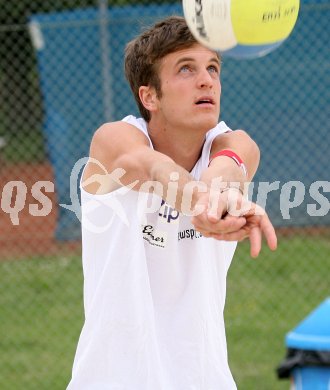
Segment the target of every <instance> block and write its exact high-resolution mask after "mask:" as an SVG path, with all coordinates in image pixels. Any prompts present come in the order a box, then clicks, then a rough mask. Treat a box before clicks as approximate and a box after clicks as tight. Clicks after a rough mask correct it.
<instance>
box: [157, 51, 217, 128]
mask: <svg viewBox="0 0 330 390" xmlns="http://www.w3.org/2000/svg"><path fill="white" fill-rule="evenodd" d="M219 76H220V61H219V58H218V57H217V55H216V53H215V52H214V51H212V50H209V49H207V48H205V47H204V46H202V45H199V44H196V45H194V46H192V47H190V48H188V49H183V50H179V51H176V52H174V53H170V54H168V55H166V56H165V57H164V58H163V59H162V60H161V62H160V67H159V77H160V81H161V91H162V94H161V97H160V98H159V99H158V110H157V111H156V112H155V114H156V116H158V117H160V118H161V119H162V120H163V121H164V123H165V125H169V124H170V125H173V126H176V127H180V128H184V127H187V128H198V129H199V130H204V131H207V130H210V129H211V128H213V127H214V126H215V125H216V124H217V122H218V119H219V114H220V94H221V84H220V78H219ZM153 114H154V113H153Z"/></svg>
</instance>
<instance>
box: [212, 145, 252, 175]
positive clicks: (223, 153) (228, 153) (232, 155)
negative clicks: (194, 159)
mask: <svg viewBox="0 0 330 390" xmlns="http://www.w3.org/2000/svg"><path fill="white" fill-rule="evenodd" d="M219 156H226V157H230V158H231V159H233V160H234V161H235V163H236V164H237V165H238V166H239V167H240V168H242V170H243V172H244V174H245V176H247V170H246V166H245V164H244V163H243V160H242V159H241V158H240V157H239V156H238V155H237V154H236V153H235V152H233V151H232V150H229V149H224V150H220V152H217V153H215V154H213V156H212V157H211V158H210V162H209V165H210V164H211V162H212V160H214V159H215V158H216V157H219Z"/></svg>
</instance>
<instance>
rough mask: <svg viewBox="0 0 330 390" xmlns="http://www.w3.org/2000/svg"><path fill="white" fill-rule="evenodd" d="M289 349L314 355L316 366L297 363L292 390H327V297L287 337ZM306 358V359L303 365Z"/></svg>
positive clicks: (329, 332)
mask: <svg viewBox="0 0 330 390" xmlns="http://www.w3.org/2000/svg"><path fill="white" fill-rule="evenodd" d="M286 344H287V347H288V348H289V349H291V350H292V349H294V350H298V351H300V352H301V351H305V353H306V356H308V355H311V354H313V355H314V360H317V359H318V358H319V364H316V363H315V362H314V363H313V365H309V364H307V363H306V364H305V365H304V364H303V363H302V364H297V366H296V367H295V368H293V369H292V372H291V379H292V386H291V390H330V359H329V357H330V298H327V299H326V300H325V301H324V302H323V303H322V304H321V305H320V306H318V307H317V308H316V309H315V310H314V311H313V312H312V313H311V314H310V315H309V316H307V317H306V318H305V319H304V320H303V321H302V322H301V323H300V324H299V325H298V326H297V327H296V328H295V329H294V330H292V331H291V332H289V333H288V334H287V336H286ZM307 361H308V358H306V362H307Z"/></svg>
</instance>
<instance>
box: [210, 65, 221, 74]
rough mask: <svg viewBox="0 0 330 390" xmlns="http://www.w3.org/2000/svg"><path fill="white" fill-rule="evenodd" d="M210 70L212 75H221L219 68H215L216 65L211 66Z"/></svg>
mask: <svg viewBox="0 0 330 390" xmlns="http://www.w3.org/2000/svg"><path fill="white" fill-rule="evenodd" d="M208 70H209V72H211V73H219V70H218V68H217V67H216V66H214V65H211V66H209V67H208Z"/></svg>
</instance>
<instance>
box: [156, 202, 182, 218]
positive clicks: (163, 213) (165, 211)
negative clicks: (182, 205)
mask: <svg viewBox="0 0 330 390" xmlns="http://www.w3.org/2000/svg"><path fill="white" fill-rule="evenodd" d="M158 216H159V217H161V218H160V221H162V222H164V223H174V224H178V223H179V216H180V213H179V211H178V210H176V209H174V208H173V207H171V206H170V205H168V204H167V203H166V202H165V201H164V200H162V203H161V205H160V209H159V213H158Z"/></svg>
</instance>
